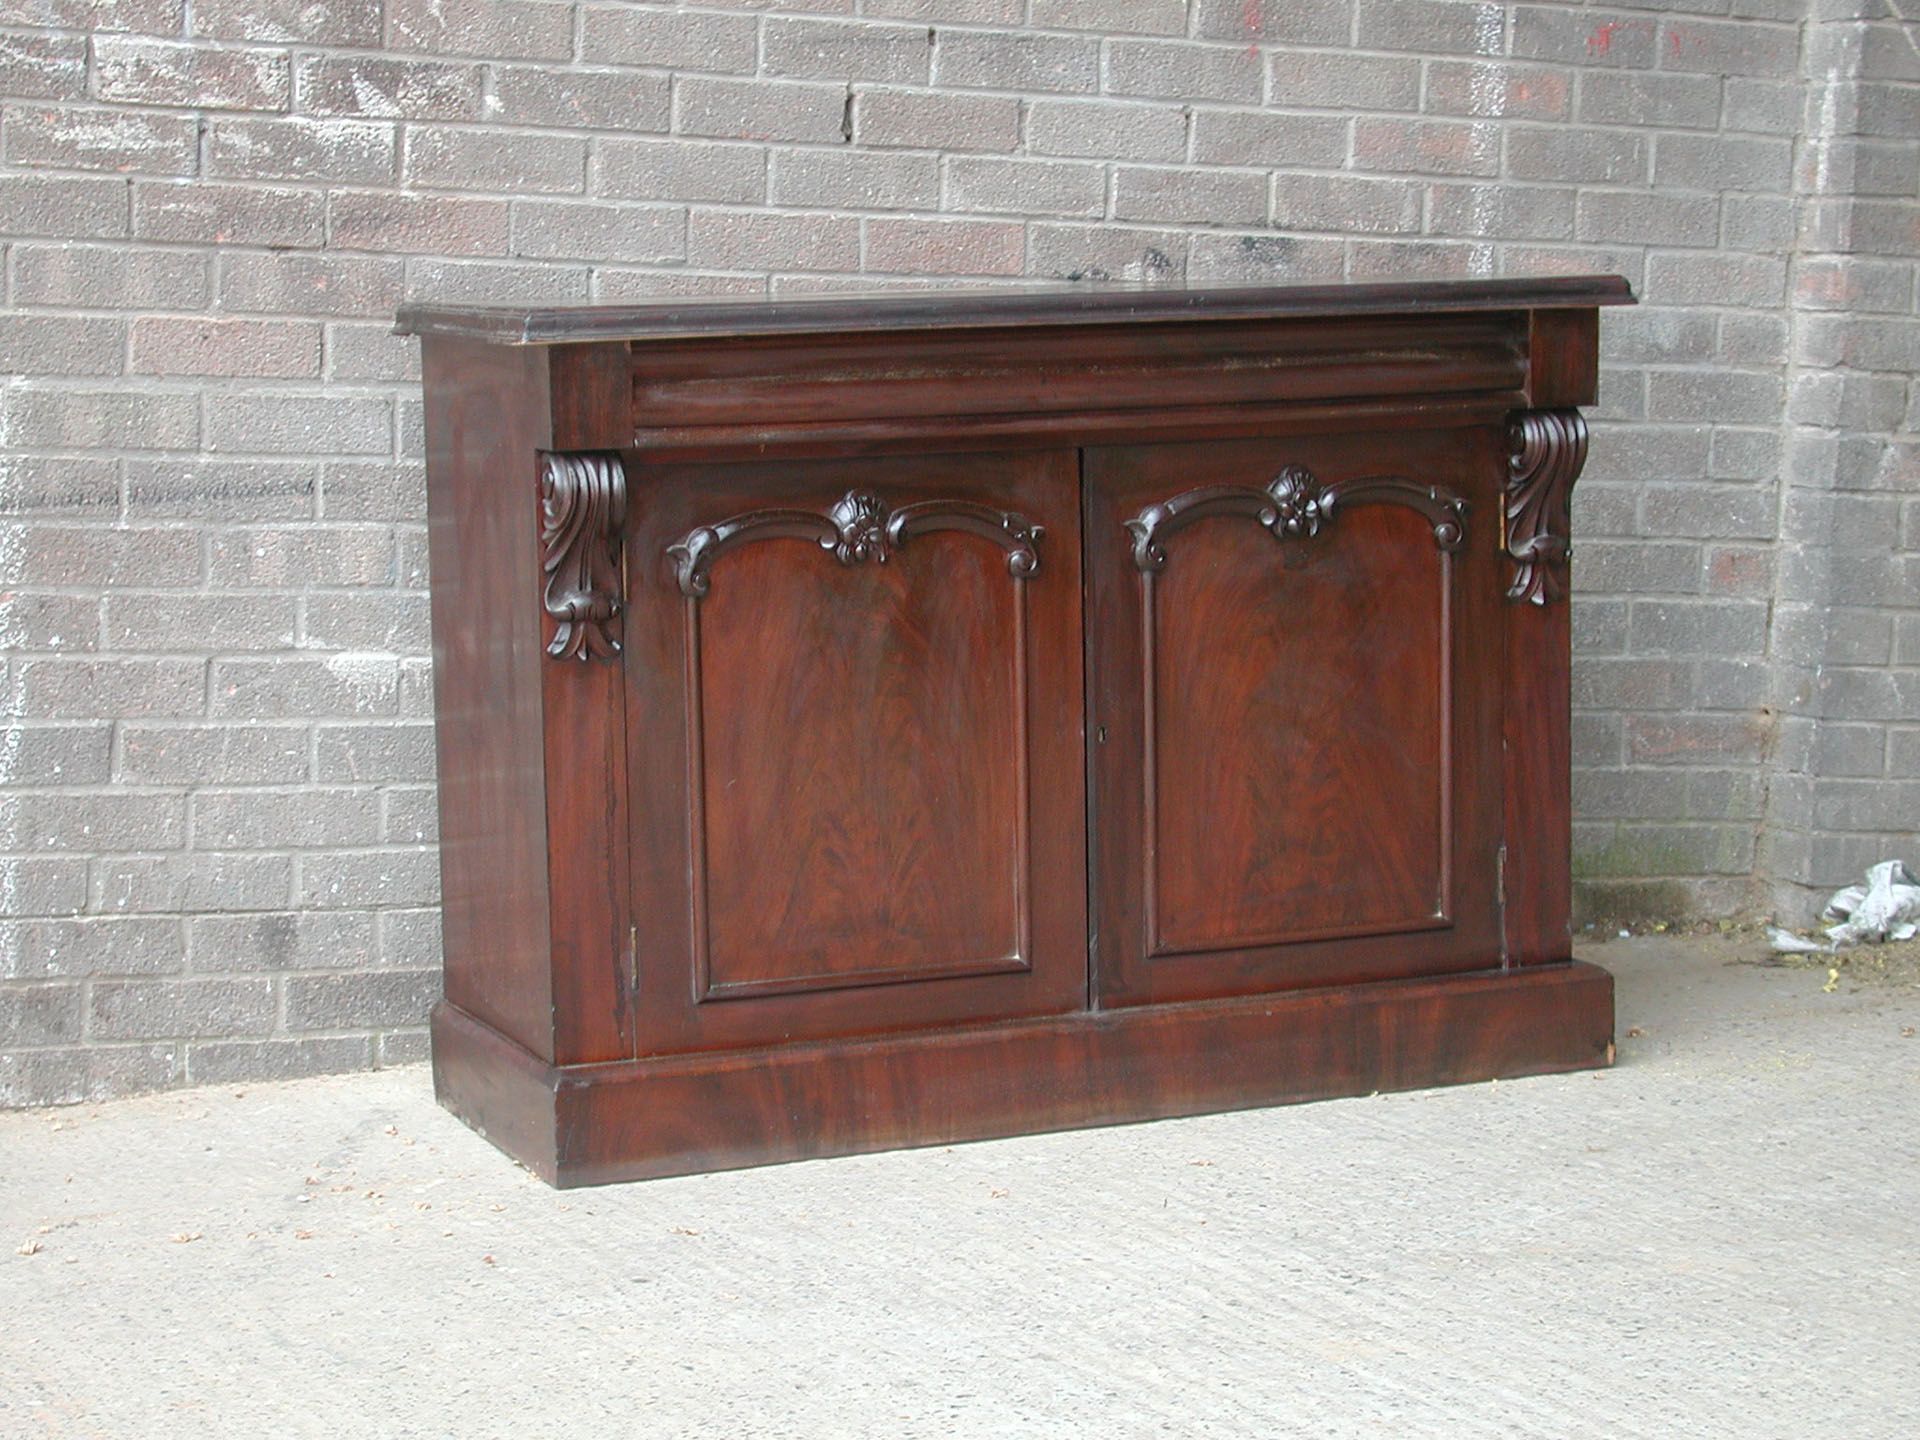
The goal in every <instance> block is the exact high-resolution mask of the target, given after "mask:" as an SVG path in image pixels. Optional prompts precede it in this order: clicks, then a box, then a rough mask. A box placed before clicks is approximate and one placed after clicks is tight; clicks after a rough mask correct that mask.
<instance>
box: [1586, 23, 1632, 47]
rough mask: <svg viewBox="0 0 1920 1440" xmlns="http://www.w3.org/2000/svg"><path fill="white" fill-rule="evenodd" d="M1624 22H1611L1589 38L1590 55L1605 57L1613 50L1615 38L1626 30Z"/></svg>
mask: <svg viewBox="0 0 1920 1440" xmlns="http://www.w3.org/2000/svg"><path fill="white" fill-rule="evenodd" d="M1626 23H1627V22H1626V21H1624V20H1609V21H1607V22H1606V24H1604V25H1602V26H1601V27H1600V28H1599V29H1597V30H1595V31H1594V32H1593V34H1591V35H1589V36H1588V37H1587V53H1588V54H1589V55H1605V54H1606V53H1607V52H1608V51H1609V50H1611V49H1613V37H1614V36H1615V35H1616V34H1618V33H1619V32H1620V31H1621V30H1623V29H1625V28H1626Z"/></svg>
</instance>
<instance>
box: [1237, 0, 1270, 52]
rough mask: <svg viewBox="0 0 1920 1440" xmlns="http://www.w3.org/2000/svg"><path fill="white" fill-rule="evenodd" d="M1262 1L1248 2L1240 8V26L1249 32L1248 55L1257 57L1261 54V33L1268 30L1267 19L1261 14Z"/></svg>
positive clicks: (1248, 0)
mask: <svg viewBox="0 0 1920 1440" xmlns="http://www.w3.org/2000/svg"><path fill="white" fill-rule="evenodd" d="M1260 7H1261V0H1246V3H1245V4H1244V5H1242V6H1241V7H1240V25H1241V28H1243V29H1244V30H1245V31H1246V32H1247V40H1248V41H1249V42H1250V43H1249V44H1248V45H1247V54H1249V55H1255V56H1257V55H1258V54H1259V53H1260V45H1259V40H1260V32H1261V31H1262V30H1264V29H1265V28H1266V23H1267V22H1266V17H1265V16H1264V15H1263V14H1262V13H1261V9H1260Z"/></svg>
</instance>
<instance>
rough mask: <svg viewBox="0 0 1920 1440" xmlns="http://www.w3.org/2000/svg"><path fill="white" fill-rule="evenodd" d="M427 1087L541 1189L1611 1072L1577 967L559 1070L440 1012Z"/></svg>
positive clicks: (1593, 985) (1594, 1003)
mask: <svg viewBox="0 0 1920 1440" xmlns="http://www.w3.org/2000/svg"><path fill="white" fill-rule="evenodd" d="M433 1042H434V1044H433V1054H434V1079H435V1084H436V1087H437V1089H438V1092H439V1094H440V1096H441V1098H442V1099H443V1101H444V1102H445V1103H447V1104H448V1105H449V1106H450V1107H451V1108H452V1109H453V1110H454V1112H455V1113H456V1114H458V1115H460V1116H462V1117H463V1118H464V1119H466V1120H467V1121H468V1122H469V1123H470V1124H473V1125H474V1126H475V1127H476V1128H478V1129H480V1130H481V1131H482V1132H483V1133H484V1134H485V1135H486V1136H487V1138H488V1139H490V1140H493V1141H494V1142H495V1143H496V1144H498V1145H500V1146H501V1147H502V1148H503V1149H506V1150H508V1151H509V1152H510V1153H512V1154H513V1155H514V1156H515V1158H517V1159H519V1160H520V1161H521V1162H522V1163H523V1164H525V1165H526V1166H527V1167H528V1168H529V1169H531V1170H532V1171H533V1172H534V1173H535V1174H537V1175H539V1176H540V1177H541V1178H542V1179H544V1180H546V1181H547V1182H548V1183H550V1184H554V1185H561V1186H574V1185H597V1184H604V1183H606V1182H608V1181H613V1180H643V1179H651V1178H655V1177H658V1176H665V1175H685V1174H694V1173H699V1172H702V1171H708V1170H728V1169H734V1168H737V1167H739V1166H743V1165H765V1164H769V1163H773V1162H776V1161H785V1160H811V1159H817V1158H819V1157H822V1156H828V1155H857V1154H861V1153H863V1152H867V1151H873V1150H892V1149H899V1148H902V1147H905V1146H913V1145H950V1144H955V1143H958V1142H960V1141H964V1140H986V1139H993V1138H996V1137H999V1136H1004V1135H1026V1134H1034V1133H1037V1132H1041V1131H1047V1130H1070V1129H1077V1128H1081V1127H1084V1126H1089V1125H1116V1124H1127V1123H1131V1122H1136V1121H1141V1120H1160V1119H1166V1118H1169V1117H1171V1116H1176V1115H1199V1114H1205V1113H1208V1112H1211V1111H1219V1110H1244V1109H1249V1108H1252V1107H1255V1106H1261V1105H1284V1104H1291V1103H1294V1102H1297V1101H1304V1100H1325V1099H1331V1098H1333V1097H1336V1096H1342V1095H1365V1094H1370V1093H1373V1092H1376V1091H1385V1090H1409V1089H1416V1088H1420V1087H1424V1086H1428V1085H1456V1084H1462V1083H1465V1082H1469V1081H1476V1080H1506V1079H1513V1078H1517V1077H1519V1076H1524V1075H1546V1074H1552V1073H1555V1072H1558V1071H1566V1070H1581V1069H1588V1068H1591V1067H1594V1066H1600V1065H1609V1064H1612V1063H1613V977H1612V976H1610V975H1609V974H1607V972H1606V971H1604V970H1601V969H1599V968H1598V967H1597V966H1593V965H1586V964H1582V963H1579V962H1577V961H1576V962H1574V963H1571V964H1565V963H1563V964H1559V965H1548V966H1540V967H1537V968H1535V969H1532V970H1529V971H1526V972H1520V973H1514V974H1499V973H1495V974H1479V975H1464V976H1456V977H1453V978H1451V979H1447V980H1402V981H1392V982H1388V983H1385V984H1380V985H1367V986H1357V987H1354V988H1352V989H1347V990H1331V991H1296V992H1293V993H1290V994H1287V995H1280V996H1267V997H1263V998H1261V999H1257V1000H1224V1001H1210V1002H1205V1003H1201V1004H1193V1005H1159V1006H1140V1007H1133V1008H1129V1009H1123V1010H1109V1011H1103V1012H1095V1013H1091V1014H1082V1015H1076V1016H1071V1017H1063V1018H1039V1019H1032V1020H1016V1021H1010V1022H1005V1023H1001V1024H988V1025H969V1026H959V1027H954V1028H951V1029H947V1030H944V1031H933V1032H917V1033H911V1034H907V1035H893V1036H880V1037H875V1038H872V1039H868V1040H857V1041H843V1042H840V1043H835V1044H821V1043H813V1044H799V1045H782V1046H775V1047H769V1048H766V1049H756V1050H733V1051H719V1052H705V1053H701V1054H694V1055H679V1056H669V1057H665V1058H661V1059H657V1060H639V1061H631V1062H626V1063H622V1064H614V1065H604V1066H590V1067H589V1066H581V1067H575V1068H573V1069H565V1068H556V1067H552V1066H548V1065H544V1064H542V1063H541V1062H540V1061H539V1060H537V1059H536V1058H535V1057H534V1056H532V1055H529V1054H528V1053H527V1052H526V1051H524V1050H522V1049H520V1048H519V1047H518V1046H515V1045H513V1044H512V1043H511V1042H509V1041H507V1040H505V1039H504V1038H503V1037H501V1036H499V1035H498V1034H496V1033H495V1032H493V1031H491V1030H489V1029H488V1028H487V1027H486V1026H484V1025H481V1024H478V1023H477V1022H475V1021H473V1020H472V1019H470V1018H469V1017H467V1016H465V1015H463V1014H462V1013H461V1012H460V1011H459V1010H456V1009H454V1008H453V1007H452V1006H441V1007H440V1008H439V1009H438V1010H436V1011H435V1013H434V1020H433Z"/></svg>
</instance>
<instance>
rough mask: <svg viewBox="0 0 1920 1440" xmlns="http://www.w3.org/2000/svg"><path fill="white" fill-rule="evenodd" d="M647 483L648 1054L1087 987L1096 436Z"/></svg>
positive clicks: (638, 769) (642, 529) (641, 538)
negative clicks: (1062, 447) (1068, 445)
mask: <svg viewBox="0 0 1920 1440" xmlns="http://www.w3.org/2000/svg"><path fill="white" fill-rule="evenodd" d="M634 495H635V509H636V515H635V517H634V519H633V521H632V523H631V528H630V531H629V546H628V552H627V553H628V565H629V569H630V586H629V597H630V598H629V604H630V606H631V610H630V613H629V617H628V625H627V637H628V638H627V643H628V647H629V653H628V657H627V659H628V664H627V673H628V676H629V682H628V683H629V712H628V728H629V735H630V737H631V738H630V745H629V757H630V760H629V763H630V767H631V768H630V774H631V777H632V781H631V783H632V787H633V788H632V806H631V810H632V814H633V816H634V817H635V819H634V821H633V840H634V843H633V846H632V856H633V860H632V864H633V894H634V900H635V903H634V915H635V917H636V919H637V921H638V924H637V926H636V930H635V949H636V956H635V958H636V961H637V972H638V977H639V984H638V998H637V1014H636V1019H637V1026H636V1029H637V1033H638V1035H639V1042H640V1051H641V1053H643V1054H646V1053H658V1052H660V1051H664V1050H676V1049H682V1050H684V1049H698V1048H705V1047H711V1046H733V1045H741V1044H755V1043H762V1042H774V1041H785V1040H794V1039H806V1038H819V1037H825V1036H837V1035H848V1034H858V1033H866V1032H875V1031H881V1030H887V1029H893V1028H899V1027H904V1026H925V1025H929V1024H940V1023H945V1022H950V1021H965V1020H977V1019H987V1018H998V1017H1005V1016H1015V1015H1028V1014H1038V1013H1046V1012H1052V1011H1063V1010H1071V1009H1077V1008H1080V1007H1082V1006H1084V1004H1085V1003H1086V991H1087V966H1086V890H1085V863H1086V854H1085V851H1086V839H1085V779H1084V777H1085V771H1084V769H1083V765H1084V758H1083V757H1084V753H1085V752H1084V726H1083V724H1082V717H1083V709H1084V694H1083V687H1082V665H1081V655H1082V645H1081V627H1080V609H1081V584H1080V512H1079V498H1078V484H1077V465H1076V458H1075V456H1074V455H1073V454H1072V453H1071V452H1044V453H1022V454H1008V455H967V456H913V457H900V458H863V459H847V460H831V461H827V460H821V461H782V462H778V463H754V464H741V465H704V466H703V465H669V466H646V467H643V468H642V469H641V470H640V471H639V474H638V477H637V481H636V484H635V487H634Z"/></svg>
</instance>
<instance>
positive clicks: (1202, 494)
mask: <svg viewBox="0 0 1920 1440" xmlns="http://www.w3.org/2000/svg"><path fill="white" fill-rule="evenodd" d="M1503 471H1504V467H1503V463H1502V451H1501V450H1500V448H1499V441H1498V437H1497V435H1496V434H1495V433H1494V432H1493V431H1492V430H1491V429H1474V430H1452V431H1442V432H1430V433H1420V434H1412V435H1409V434H1406V433H1404V432H1403V433H1401V434H1399V435H1392V434H1373V435H1346V436H1310V437H1298V438H1289V439H1285V440H1274V439H1263V440H1257V441H1233V442H1214V443H1207V444H1182V445H1152V446H1137V447H1130V448H1125V449H1103V450H1095V451H1089V452H1088V455H1087V500H1086V503H1087V511H1086V537H1087V567H1088V575H1089V580H1090V585H1091V596H1092V600H1091V604H1092V612H1091V617H1090V627H1089V646H1090V657H1091V658H1090V664H1091V667H1092V686H1091V691H1090V694H1091V697H1092V699H1091V707H1090V714H1089V717H1088V718H1089V722H1090V723H1091V724H1092V725H1093V727H1094V738H1095V744H1094V746H1093V762H1092V776H1093V802H1094V826H1093V847H1094V857H1093V858H1094V901H1093V904H1094V910H1095V919H1096V925H1095V933H1096V944H1095V950H1096V955H1095V987H1096V995H1097V1001H1098V1003H1100V1004H1102V1005H1125V1004H1141V1003H1148V1002H1158V1001H1168V1000H1187V999H1198V998H1204V997H1210V996H1224V995H1241V994H1249V993H1258V992H1261V991H1269V990H1279V989H1286V988H1292V987H1301V986H1314V985H1328V984H1337V983H1346V982H1352V981H1364V980H1374V979H1384V978H1388V977H1393V976H1404V975H1414V974H1432V973H1438V972H1442V971H1453V970H1468V969H1479V968H1483V967H1487V966H1492V965H1497V964H1498V963H1499V946H1500V941H1499V910H1498V894H1497V891H1498V884H1499V871H1498V866H1499V857H1498V846H1499V839H1500V836H1499V817H1500V789H1499V786H1500V766H1499V759H1500V726H1499V718H1498V712H1497V709H1496V708H1495V706H1496V703H1497V699H1498V696H1497V688H1496V686H1497V677H1498V675H1499V673H1500V665H1501V660H1502V655H1501V630H1500V625H1499V623H1498V622H1499V619H1500V613H1499V605H1500V600H1499V593H1500V591H1499V577H1498V569H1497V565H1496V555H1497V547H1498V533H1497V532H1498V503H1497V496H1498V493H1499V491H1498V485H1497V482H1498V480H1499V478H1500V477H1501V476H1502V474H1503Z"/></svg>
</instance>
